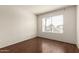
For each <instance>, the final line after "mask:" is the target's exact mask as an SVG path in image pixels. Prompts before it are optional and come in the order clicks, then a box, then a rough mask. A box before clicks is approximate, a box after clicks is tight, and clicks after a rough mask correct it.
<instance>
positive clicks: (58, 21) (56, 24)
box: [42, 15, 63, 33]
mask: <svg viewBox="0 0 79 59" xmlns="http://www.w3.org/2000/svg"><path fill="white" fill-rule="evenodd" d="M42 31H43V32H52V33H63V15H57V16H49V17H45V18H43V19H42Z"/></svg>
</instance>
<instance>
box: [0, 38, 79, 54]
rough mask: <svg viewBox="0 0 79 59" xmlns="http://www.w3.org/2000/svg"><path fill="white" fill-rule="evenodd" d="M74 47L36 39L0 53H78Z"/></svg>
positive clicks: (45, 39)
mask: <svg viewBox="0 0 79 59" xmlns="http://www.w3.org/2000/svg"><path fill="white" fill-rule="evenodd" d="M78 52H79V50H78V48H77V46H76V45H74V44H69V43H65V42H60V41H55V40H51V39H47V38H41V37H36V38H33V39H30V40H26V41H23V42H19V43H16V44H13V45H10V46H7V47H4V48H1V49H0V53H78Z"/></svg>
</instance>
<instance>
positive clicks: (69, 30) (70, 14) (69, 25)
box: [37, 6, 77, 44]
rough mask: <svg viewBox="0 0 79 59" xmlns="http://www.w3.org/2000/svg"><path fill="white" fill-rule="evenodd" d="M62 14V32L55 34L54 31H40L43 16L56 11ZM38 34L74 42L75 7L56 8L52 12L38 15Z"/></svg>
mask: <svg viewBox="0 0 79 59" xmlns="http://www.w3.org/2000/svg"><path fill="white" fill-rule="evenodd" d="M61 12H62V13H63V14H64V33H63V34H56V33H45V32H42V25H41V24H42V22H41V19H42V18H43V17H45V16H49V15H54V14H56V13H59V14H60V13H61ZM37 22H38V32H37V33H38V36H40V37H45V38H49V39H54V40H58V41H63V42H68V43H72V44H76V42H77V40H76V7H75V6H71V7H67V8H65V9H61V10H57V11H54V12H49V13H47V14H46V13H45V14H42V15H38V21H37Z"/></svg>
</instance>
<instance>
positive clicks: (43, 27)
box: [42, 18, 45, 32]
mask: <svg viewBox="0 0 79 59" xmlns="http://www.w3.org/2000/svg"><path fill="white" fill-rule="evenodd" d="M42 31H43V32H45V18H43V19H42Z"/></svg>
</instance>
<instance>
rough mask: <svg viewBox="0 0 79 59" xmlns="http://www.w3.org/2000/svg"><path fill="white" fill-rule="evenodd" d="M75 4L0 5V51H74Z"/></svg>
mask: <svg viewBox="0 0 79 59" xmlns="http://www.w3.org/2000/svg"><path fill="white" fill-rule="evenodd" d="M78 19H79V6H78V5H0V53H78V52H79V26H78V25H79V20H78Z"/></svg>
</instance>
